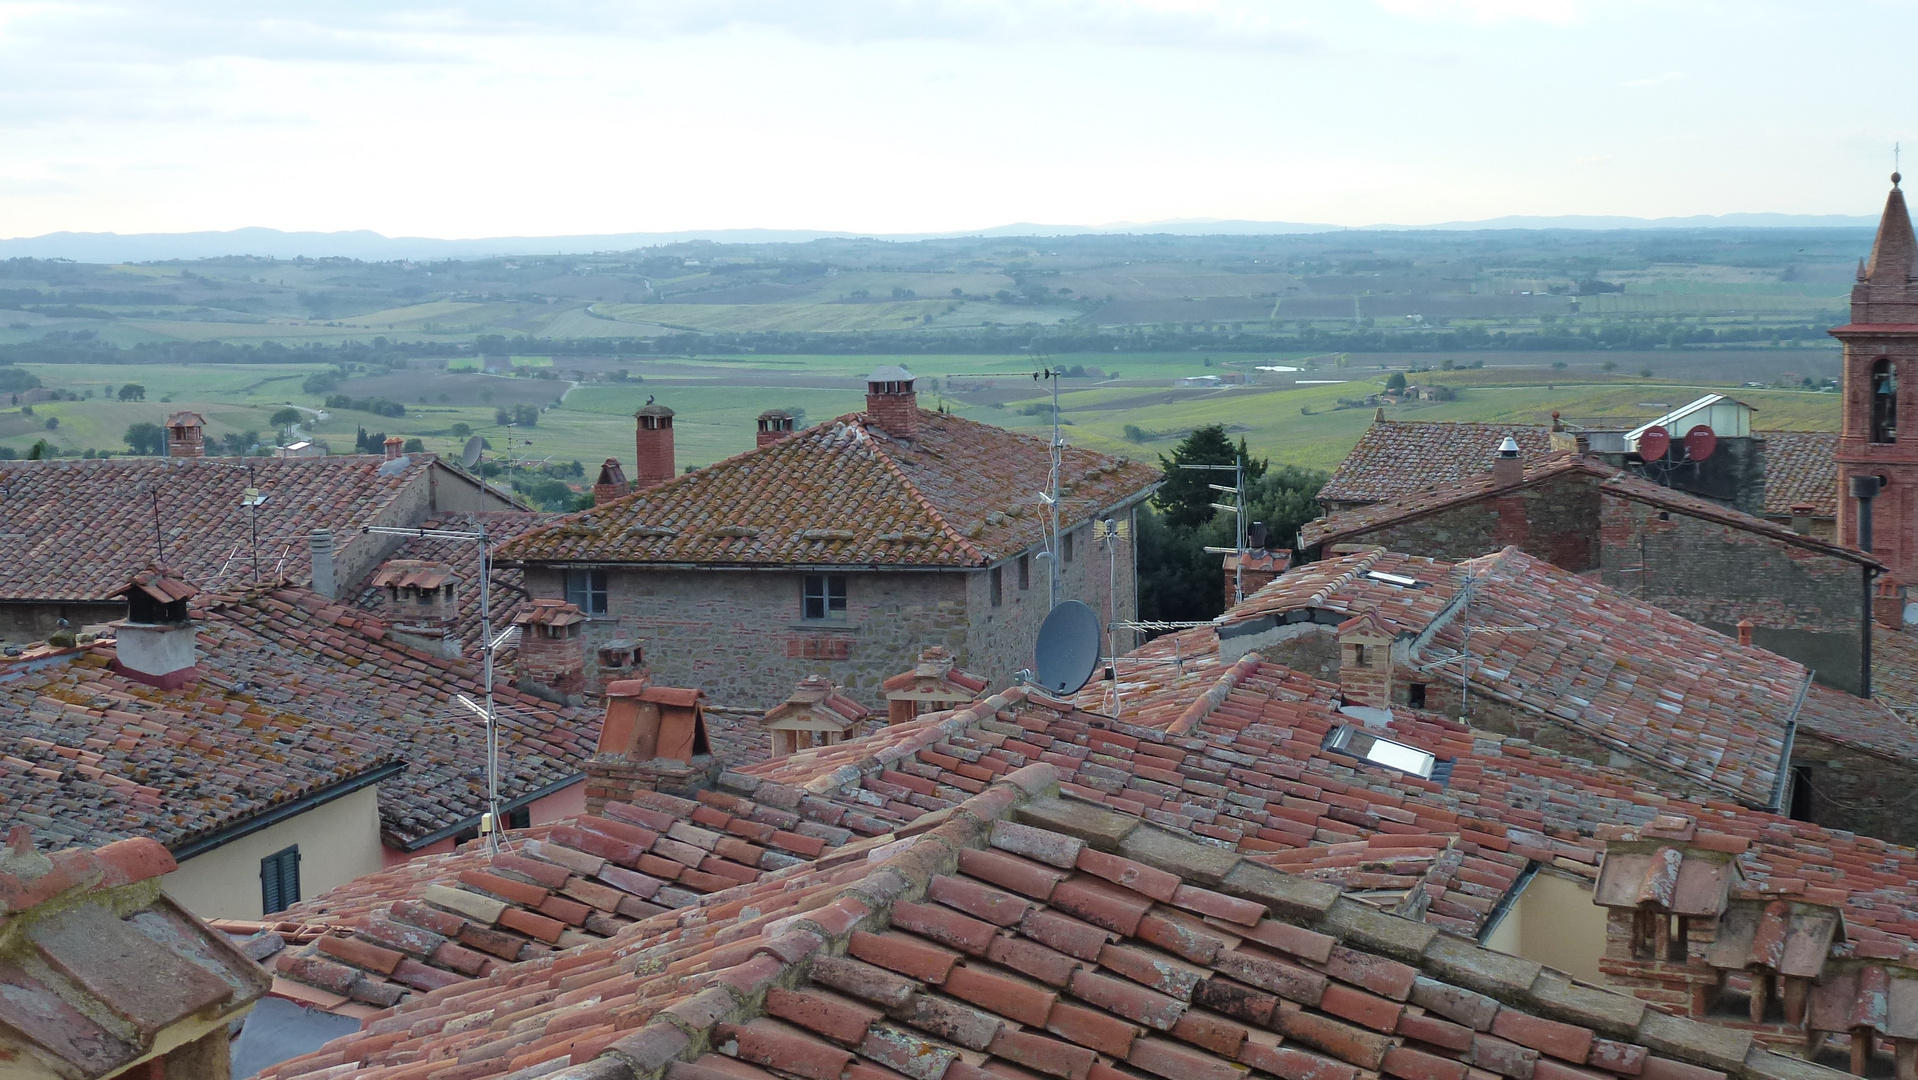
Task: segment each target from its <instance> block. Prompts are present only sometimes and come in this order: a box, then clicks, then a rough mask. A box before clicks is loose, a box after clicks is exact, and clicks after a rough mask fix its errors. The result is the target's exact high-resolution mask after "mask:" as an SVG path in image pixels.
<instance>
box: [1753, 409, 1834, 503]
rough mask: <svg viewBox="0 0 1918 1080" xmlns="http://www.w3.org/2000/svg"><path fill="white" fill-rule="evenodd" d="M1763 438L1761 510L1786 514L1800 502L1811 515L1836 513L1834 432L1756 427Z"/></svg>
mask: <svg viewBox="0 0 1918 1080" xmlns="http://www.w3.org/2000/svg"><path fill="white" fill-rule="evenodd" d="M1753 434H1755V435H1758V436H1760V437H1762V438H1763V439H1764V440H1765V513H1766V514H1768V515H1770V516H1773V517H1790V516H1791V508H1792V507H1793V506H1796V505H1798V504H1800V503H1804V504H1806V505H1809V506H1810V507H1811V508H1812V516H1813V517H1821V518H1835V517H1837V516H1838V463H1837V461H1836V460H1835V455H1836V454H1837V453H1838V433H1837V432H1835V431H1758V432H1753Z"/></svg>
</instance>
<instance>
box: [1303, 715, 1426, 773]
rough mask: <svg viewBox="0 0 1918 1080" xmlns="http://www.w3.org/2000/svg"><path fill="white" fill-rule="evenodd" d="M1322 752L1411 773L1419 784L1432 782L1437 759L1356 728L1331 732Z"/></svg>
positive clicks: (1415, 748)
mask: <svg viewBox="0 0 1918 1080" xmlns="http://www.w3.org/2000/svg"><path fill="white" fill-rule="evenodd" d="M1325 749H1327V750H1330V751H1332V752H1333V753H1335V754H1345V755H1347V756H1348V757H1355V758H1360V759H1362V760H1365V761H1369V762H1371V763H1372V764H1374V765H1383V766H1385V767H1386V768H1388V769H1396V770H1398V771H1399V772H1402V773H1410V774H1411V775H1413V776H1416V777H1418V778H1419V779H1421V780H1430V779H1431V778H1432V769H1433V767H1434V766H1436V765H1437V764H1438V757H1437V755H1435V754H1432V753H1430V752H1428V751H1425V750H1420V749H1419V748H1418V747H1416V746H1407V745H1406V744H1405V743H1401V742H1393V741H1392V740H1390V739H1381V738H1379V737H1378V736H1376V735H1373V734H1371V733H1369V732H1365V731H1360V730H1359V729H1357V728H1353V727H1345V726H1340V727H1336V728H1333V729H1332V732H1331V734H1329V735H1328V736H1327V737H1326V740H1325Z"/></svg>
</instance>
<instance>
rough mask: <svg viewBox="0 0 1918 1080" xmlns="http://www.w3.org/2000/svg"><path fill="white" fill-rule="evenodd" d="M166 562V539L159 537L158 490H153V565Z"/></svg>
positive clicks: (156, 488)
mask: <svg viewBox="0 0 1918 1080" xmlns="http://www.w3.org/2000/svg"><path fill="white" fill-rule="evenodd" d="M165 562H166V537H164V536H161V535H160V489H159V488H158V487H155V488H154V489H153V565H155V566H160V565H162V564H164V563H165Z"/></svg>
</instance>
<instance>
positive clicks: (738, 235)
mask: <svg viewBox="0 0 1918 1080" xmlns="http://www.w3.org/2000/svg"><path fill="white" fill-rule="evenodd" d="M1875 224H1877V219H1876V218H1875V217H1865V216H1854V215H1846V214H1720V215H1709V214H1700V215H1695V216H1692V217H1668V218H1634V217H1604V216H1595V215H1578V214H1572V215H1564V216H1558V217H1537V216H1509V217H1498V218H1489V219H1487V220H1484V221H1449V222H1444V223H1441V224H1437V225H1383V224H1382V225H1366V226H1360V227H1359V228H1361V229H1363V230H1366V231H1420V230H1444V231H1453V232H1460V231H1469V230H1490V229H1501V230H1502V229H1538V230H1547V229H1585V230H1607V229H1726V228H1743V229H1777V228H1798V229H1827V228H1869V227H1871V226H1873V225H1875ZM1347 228H1349V227H1348V226H1343V225H1322V224H1308V223H1302V222H1288V221H1215V220H1207V219H1190V220H1176V221H1152V222H1144V223H1136V222H1113V223H1110V224H1106V225H1045V224H1038V223H1033V222H1015V223H1013V224H1010V225H999V226H995V227H993V228H989V229H976V230H970V231H963V232H946V233H881V234H874V233H861V232H857V231H849V230H840V231H833V230H812V229H696V230H688V231H683V232H656V233H606V234H600V235H586V236H502V237H488V238H484V239H473V240H440V239H433V238H430V237H417V236H397V237H389V236H383V235H381V234H379V233H376V232H371V231H369V230H365V229H359V230H354V231H351V232H283V231H281V230H279V229H266V228H245V229H233V230H230V231H227V232H189V233H131V234H125V235H123V234H120V233H79V232H56V233H47V234H46V235H44V236H33V237H20V238H17V239H12V240H0V258H39V259H71V260H73V261H75V262H85V263H116V262H155V261H163V260H168V259H208V258H218V257H221V256H226V255H257V256H264V257H268V258H276V259H290V258H294V257H296V256H306V257H308V258H315V259H319V258H329V257H340V258H349V259H363V260H367V261H385V260H397V259H416V260H423V259H480V258H488V257H494V256H503V255H505V256H510V255H573V254H586V253H590V252H595V251H631V250H633V249H635V248H644V247H654V246H658V245H663V244H677V243H685V242H688V241H698V240H710V241H715V242H720V243H734V244H755V243H757V244H766V243H798V244H803V243H806V242H808V241H812V240H823V239H828V238H861V237H864V238H870V239H877V240H896V241H901V242H907V241H914V240H937V239H948V238H954V237H967V236H985V237H1001V236H1004V237H1015V236H1086V235H1095V234H1101V233H1104V234H1153V233H1170V234H1175V235H1181V236H1272V235H1283V234H1296V233H1322V232H1338V231H1341V230H1345V229H1347Z"/></svg>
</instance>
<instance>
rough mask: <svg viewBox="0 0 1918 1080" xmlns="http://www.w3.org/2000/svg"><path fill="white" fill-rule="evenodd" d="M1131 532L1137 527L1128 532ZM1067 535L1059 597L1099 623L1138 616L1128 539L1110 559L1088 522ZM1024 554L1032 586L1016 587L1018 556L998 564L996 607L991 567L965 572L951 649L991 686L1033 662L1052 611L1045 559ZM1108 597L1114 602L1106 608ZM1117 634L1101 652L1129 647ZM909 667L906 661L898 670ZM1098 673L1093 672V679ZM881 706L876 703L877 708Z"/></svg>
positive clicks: (1125, 635) (1126, 638) (1128, 637)
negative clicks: (967, 615)
mask: <svg viewBox="0 0 1918 1080" xmlns="http://www.w3.org/2000/svg"><path fill="white" fill-rule="evenodd" d="M1128 514H1130V511H1128ZM1132 535H1134V536H1136V535H1137V531H1136V530H1133V532H1132ZM1072 536H1073V543H1072V547H1073V557H1072V559H1071V560H1069V561H1067V560H1061V562H1060V566H1061V574H1060V581H1059V598H1060V599H1061V600H1079V601H1082V602H1084V603H1085V604H1087V605H1088V606H1090V607H1091V608H1092V610H1094V611H1096V612H1098V614H1099V619H1100V621H1101V622H1102V623H1103V622H1106V621H1108V620H1109V619H1117V620H1128V619H1134V618H1137V611H1138V609H1137V606H1136V601H1137V599H1138V592H1137V590H1136V589H1135V588H1134V585H1133V562H1132V559H1133V547H1132V544H1131V542H1130V541H1127V542H1125V543H1121V544H1118V545H1117V546H1116V548H1115V549H1114V551H1113V556H1112V558H1111V559H1110V560H1109V559H1108V556H1107V553H1106V550H1105V547H1104V545H1102V544H1099V543H1097V542H1096V541H1094V540H1093V538H1092V528H1091V526H1090V525H1081V526H1079V527H1078V528H1077V529H1074V530H1072ZM1061 546H1062V547H1063V543H1062V545H1061ZM1029 557H1030V558H1031V567H1032V571H1031V587H1030V588H1027V589H1020V588H1019V560H1018V559H1017V558H1012V559H1007V560H1006V561H1005V562H1003V563H1001V564H999V565H1000V569H1001V574H1002V578H1001V588H1000V597H1001V601H1000V605H999V606H998V607H993V606H992V604H991V571H989V570H982V571H977V572H974V573H972V574H969V575H968V579H969V580H968V581H967V583H966V603H967V607H968V609H969V610H970V611H971V612H972V619H971V621H970V624H969V629H968V632H967V634H966V640H965V647H964V648H963V649H957V650H955V652H956V653H957V656H958V664H959V666H960V667H961V668H964V669H965V670H967V671H970V672H973V673H974V674H976V675H980V676H983V677H984V678H986V679H989V680H991V682H992V685H993V686H995V687H998V686H1006V685H1008V684H1010V683H1011V681H1012V676H1013V674H1014V673H1015V672H1017V671H1019V670H1020V669H1021V668H1029V667H1031V666H1032V663H1033V659H1032V656H1033V654H1032V649H1033V645H1034V643H1035V642H1036V641H1037V640H1038V637H1039V626H1040V624H1041V623H1043V622H1045V618H1046V615H1047V614H1048V613H1049V612H1050V610H1051V604H1050V596H1049V590H1048V585H1047V577H1046V564H1045V560H1043V559H1040V558H1037V549H1034V550H1033V552H1032V554H1031V555H1030V556H1029ZM1109 579H1116V581H1117V589H1116V590H1114V589H1109V588H1108V587H1107V584H1108V580H1109ZM1109 598H1110V599H1111V600H1113V601H1114V603H1113V604H1112V606H1111V607H1110V608H1108V606H1107V602H1108V599H1109ZM1109 613H1110V614H1109ZM1117 637H1118V640H1117V641H1116V642H1115V641H1108V642H1107V643H1106V646H1105V647H1106V655H1108V656H1110V655H1113V651H1114V650H1117V651H1118V652H1119V653H1125V652H1129V651H1131V649H1132V648H1133V647H1134V646H1133V635H1132V634H1131V633H1130V632H1125V631H1122V632H1120V633H1119V634H1118V635H1117ZM914 656H915V658H916V657H917V654H916V653H915V654H914ZM910 666H911V664H910V663H908V664H906V665H904V666H902V667H900V668H898V669H897V671H904V670H906V668H907V667H910ZM894 673H895V674H896V672H894ZM1097 677H1098V676H1097V674H1096V673H1095V675H1094V678H1097ZM855 696H858V695H855ZM862 700H863V698H862ZM884 704H885V703H884V702H880V706H881V711H883V706H884Z"/></svg>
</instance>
